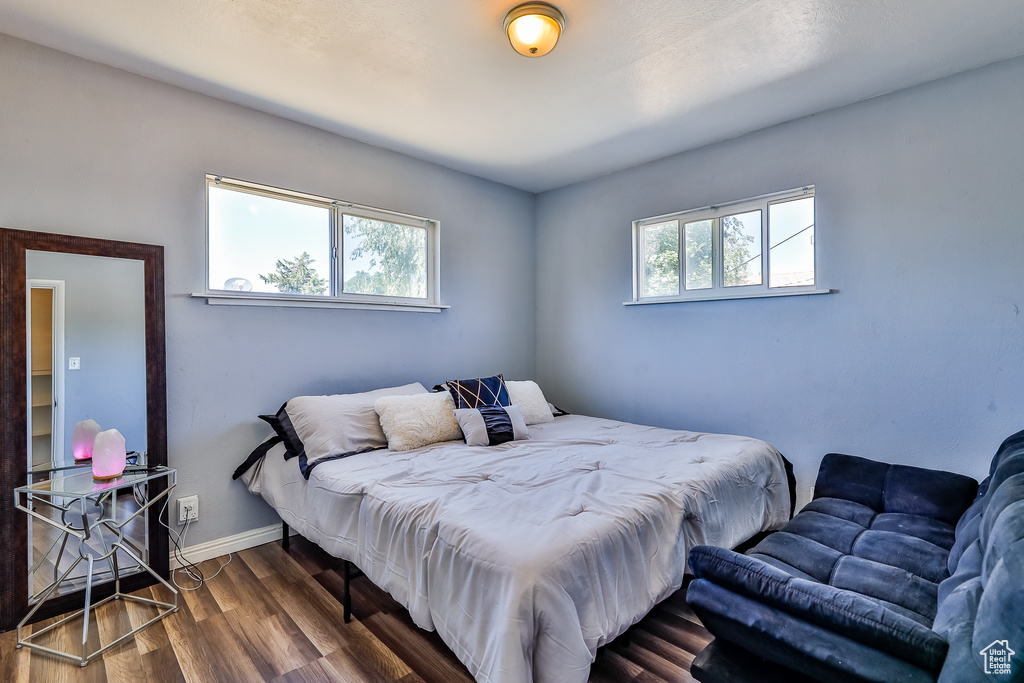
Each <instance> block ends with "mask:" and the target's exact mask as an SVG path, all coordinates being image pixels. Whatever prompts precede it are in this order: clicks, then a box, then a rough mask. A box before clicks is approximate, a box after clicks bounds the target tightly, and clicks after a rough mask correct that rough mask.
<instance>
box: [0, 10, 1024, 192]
mask: <svg viewBox="0 0 1024 683" xmlns="http://www.w3.org/2000/svg"><path fill="white" fill-rule="evenodd" d="M514 4H517V0H364V1H362V2H360V1H358V0H89V1H87V2H83V1H82V0H0V32H3V33H8V34H11V35H14V36H18V37H21V38H25V39H27V40H30V41H34V42H37V43H41V44H43V45H47V46H50V47H54V48H57V49H59V50H63V51H65V52H70V53H72V54H75V55H80V56H82V57H86V58H88V59H92V60H95V61H98V62H103V63H106V64H110V65H113V66H116V67H120V68H122V69H126V70H128V71H132V72H135V73H139V74H143V75H146V76H150V77H153V78H156V79H159V80H161V81H166V82H168V83H173V84H175V85H180V86H182V87H185V88H189V89H191V90H195V91H198V92H202V93H206V94H209V95H212V96H214V97H219V98H221V99H225V100H229V101H232V102H238V103H240V104H244V105H247V106H250V107H254V108H256V109H260V110H263V111H267V112H271V113H274V114H277V115H280V116H284V117H287V118H290V119H294V120H296V121H300V122H303V123H307V124H310V125H313V126H317V127H319V128H322V129H324V130H328V131H332V132H335V133H339V134H341V135H345V136H348V137H352V138H356V139H358V140H363V141H365V142H369V143H372V144H375V145H379V146H381V147H385V148H388V149H393V150H397V151H400V152H404V153H407V154H410V155H413V156H416V157H419V158H422V159H427V160H430V161H433V162H436V163H439V164H442V165H445V166H448V167H451V168H455V169H459V170H462V171H467V172H469V173H473V174H476V175H479V176H482V177H485V178H490V179H493V180H497V181H499V182H502V183H507V184H509V185H512V186H515V187H519V188H523V189H525V190H529V191H532V192H538V191H543V190H547V189H551V188H555V187H559V186H561V185H565V184H569V183H573V182H577V181H580V180H584V179H587V178H592V177H595V176H598V175H602V174H604V173H608V172H611V171H614V170H618V169H621V168H625V167H628V166H633V165H636V164H639V163H642V162H645V161H649V160H651V159H656V158H660V157H663V156H667V155H669V154H672V153H675V152H680V151H684V150H687V149H693V148H695V147H699V146H702V145H705V144H708V143H711V142H716V141H719V140H723V139H726V138H730V137H734V136H736V135H740V134H742V133H745V132H749V131H752V130H756V129H759V128H763V127H765V126H769V125H773V124H776V123H780V122H783V121H787V120H791V119H794V118H797V117H800V116H805V115H808V114H813V113H816V112H819V111H823V110H825V109H830V108H833V107H837V106H841V105H844V104H847V103H850V102H854V101H856V100H861V99H864V98H867V97H871V96H874V95H878V94H881V93H885V92H889V91H892V90H897V89H900V88H904V87H907V86H911V85H915V84H918V83H923V82H925V81H929V80H933V79H936V78H940V77H942V76H947V75H950V74H953V73H957V72H960V71H963V70H966V69H970V68H973V67H977V66H981V65H984V64H988V63H991V62H995V61H999V60H1002V59H1007V58H1010V57H1014V56H1017V55H1021V54H1024V3H1022V1H1021V0H978V1H975V2H970V1H969V0H688V1H687V2H679V1H678V0H647V1H632V2H630V1H626V0H557V1H556V3H555V4H557V5H558V6H559V7H560V8H561V9H562V11H563V12H564V13H565V15H566V18H567V25H566V30H565V33H564V34H563V36H562V40H561V41H560V42H559V44H558V46H557V47H556V48H555V50H554V51H553V52H552V53H551V54H549V55H548V56H546V57H543V58H539V59H529V58H526V57H521V56H519V55H518V54H516V53H515V52H513V50H512V48H511V47H510V46H509V45H508V42H507V40H506V38H505V36H504V34H503V33H502V30H501V19H502V17H503V15H504V13H505V11H506V10H508V9H509V8H510V7H511V6H512V5H514ZM982 106H983V105H982Z"/></svg>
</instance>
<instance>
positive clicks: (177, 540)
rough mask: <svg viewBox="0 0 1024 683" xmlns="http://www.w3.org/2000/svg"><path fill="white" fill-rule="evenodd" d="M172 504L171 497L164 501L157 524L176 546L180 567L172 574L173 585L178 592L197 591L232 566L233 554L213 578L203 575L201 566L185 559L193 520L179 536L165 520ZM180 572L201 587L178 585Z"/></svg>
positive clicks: (174, 551)
mask: <svg viewBox="0 0 1024 683" xmlns="http://www.w3.org/2000/svg"><path fill="white" fill-rule="evenodd" d="M170 502H171V499H170V497H168V498H166V499H165V500H164V504H163V507H161V508H160V512H159V514H158V515H157V518H156V519H157V522H159V524H160V526H162V527H163V528H165V529H167V532H168V537H169V538H170V539H171V543H173V544H174V550H173V554H174V559H175V560H177V562H178V565H179V566H178V568H177V569H175V570H174V571H172V572H171V583H173V584H174V585H175V587H177V588H178V590H183V591H197V590H199V589H200V588H202V587H203V585H205V583H206V582H207V581H210V580H211V579H215V578H217V575H218V574H220V573H221V572H222V571H224V567H226V566H228V565H229V564H231V560H232V559H233V558H232V554H231V553H228V561H227V562H224V563H222V564H221V565H220V567H219V568H218V569H217V571H216V573H214V575H213V576H210V577H206V576H205V575H204V574H203V570H201V569H200V568H199V565H197V564H196V563H195V562H192V561H190V560H189V559H188V558H186V557H185V552H184V550H183V547H184V545H185V534H187V533H188V528H189V527H190V526H191V525H192V520H191V519H187V520H185V526H184V528H182V530H181V534H180V535H179V534H178V532H176V531H175V530H174V529H172V528H171V527H170V526H169V525H168V524H167V523H165V522H164V520H163V517H164V512H166V511H167V505H168V504H169V503H170ZM178 572H182V573H184V574H186V575H187V576H188V578H189V579H191V580H192V581H195V582H196V583H198V584H199V585H198V586H193V587H188V586H182V585H181V584H179V583H178V579H177V574H178Z"/></svg>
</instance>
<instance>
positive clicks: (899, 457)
mask: <svg viewBox="0 0 1024 683" xmlns="http://www.w3.org/2000/svg"><path fill="white" fill-rule="evenodd" d="M1022 83H1024V60H1022V59H1017V60H1013V61H1009V62H1003V63H1000V64H996V65H994V66H990V67H987V68H984V69H980V70H977V71H974V72H969V73H965V74H962V75H959V76H955V77H952V78H948V79H945V80H942V81H938V82H934V83H931V84H927V85H924V86H921V87H917V88H913V89H910V90H905V91H901V92H897V93H894V94H890V95H887V96H884V97H880V98H877V99H874V100H870V101H866V102H862V103H859V104H856V105H852V106H849V107H845V108H843V109H839V110H835V111H832V112H828V113H824V114H820V115H817V116H813V117H809V118H806V119H802V120H798V121H795V122H792V123H789V124H785V125H781V126H777V127H774V128H771V129H767V130H764V131H760V132H757V133H753V134H750V135H746V136H743V137H741V138H737V139H734V140H731V141H728V142H725V143H722V144H718V145H714V146H710V147H707V148H703V149H700V150H696V151H693V152H690V153H686V154H681V155H676V156H672V157H669V158H666V159H663V160H660V161H657V162H653V163H650V164H646V165H643V166H640V167H637V168H633V169H630V170H626V171H623V172H619V173H615V174H612V175H609V176H606V177H603V178H600V179H597V180H594V181H591V182H587V183H583V184H579V185H575V186H570V187H566V188H562V189H559V190H555V191H551V192H547V193H545V194H542V195H540V196H539V197H538V200H537V253H538V257H537V275H538V286H537V292H538V297H537V298H538V312H537V330H538V350H539V353H538V375H539V377H540V379H541V380H542V382H543V386H544V387H545V390H546V391H547V392H548V394H549V395H550V398H551V399H552V400H555V401H556V402H559V403H564V404H565V407H566V408H567V409H569V410H572V411H578V412H582V413H587V414H595V415H601V416H608V417H614V418H618V419H622V420H628V421H634V422H640V423H645V424H654V425H660V426H667V427H676V428H686V429H693V430H700V431H713V432H730V433H739V434H748V435H751V436H756V437H760V438H763V439H766V440H768V441H770V442H771V443H773V444H774V445H775V446H776V447H777V448H779V449H780V450H781V451H782V452H783V453H784V454H785V455H787V456H788V457H789V458H790V459H792V460H793V461H794V462H795V464H796V469H797V476H798V479H799V482H800V489H801V496H800V497H801V499H804V500H805V499H807V498H808V497H809V487H810V485H811V484H812V483H813V478H814V475H815V473H816V472H817V465H818V462H819V461H820V458H821V456H822V455H823V454H824V453H825V452H827V451H841V452H848V453H856V454H862V455H866V456H872V457H877V458H882V459H885V460H890V461H895V462H902V463H909V464H915V465H921V466H929V467H939V468H944V469H950V470H953V471H957V472H964V473H967V474H970V475H973V476H976V477H979V476H981V475H983V474H984V472H985V468H986V466H987V463H988V461H989V459H990V458H991V456H992V454H993V453H994V452H995V448H996V446H997V445H998V444H999V442H1000V441H1001V440H1002V438H1004V437H1005V436H1007V435H1008V434H1010V433H1011V432H1012V431H1016V430H1019V429H1021V428H1024V391H1022V387H1024V315H1021V310H1020V309H1021V308H1024V276H1022V275H1024V273H1022V269H1021V264H1022V263H1024V190H1022V188H1024V126H1022V125H1021V122H1022V118H1021V116H1022V112H1024V87H1022ZM810 183H813V184H815V185H816V197H817V199H816V202H817V217H816V220H817V226H816V229H815V234H816V238H817V246H818V250H819V251H818V254H819V264H820V271H819V273H820V278H819V279H820V284H821V285H823V286H825V287H831V288H836V289H838V290H840V293H838V294H832V295H822V296H811V297H793V298H781V299H759V300H748V301H721V302H707V303H681V304H670V305H658V306H630V307H624V306H623V305H622V302H624V301H628V300H629V299H630V297H631V286H630V283H631V261H630V259H631V255H630V239H631V237H630V221H632V220H633V219H637V218H643V217H647V216H654V215H658V214H662V213H667V212H670V211H677V210H683V209H689V208H695V207H700V206H706V205H709V204H714V203H719V202H725V201H729V200H735V199H742V198H745V197H753V196H756V195H760V194H764V193H768V192H774V191H778V190H786V189H789V188H794V187H800V186H803V185H806V184H810Z"/></svg>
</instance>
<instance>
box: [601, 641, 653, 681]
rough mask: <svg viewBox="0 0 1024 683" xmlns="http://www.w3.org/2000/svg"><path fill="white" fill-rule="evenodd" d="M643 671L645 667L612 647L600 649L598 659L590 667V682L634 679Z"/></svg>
mask: <svg viewBox="0 0 1024 683" xmlns="http://www.w3.org/2000/svg"><path fill="white" fill-rule="evenodd" d="M642 672H643V667H641V666H640V665H638V664H635V663H633V662H631V661H629V660H628V659H626V658H625V657H623V656H622V655H620V654H618V653H617V652H615V651H614V650H612V649H611V648H605V649H603V650H600V651H599V652H598V655H597V660H595V661H594V663H593V665H592V666H591V667H590V683H616V682H620V681H632V680H633V679H634V678H636V677H637V676H639V675H640V674H641V673H642Z"/></svg>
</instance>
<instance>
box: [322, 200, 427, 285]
mask: <svg viewBox="0 0 1024 683" xmlns="http://www.w3.org/2000/svg"><path fill="white" fill-rule="evenodd" d="M342 224H343V228H344V233H345V234H344V237H343V239H342V243H343V246H344V254H345V255H344V262H343V263H342V268H343V269H344V273H345V275H344V280H345V283H344V288H343V289H344V291H345V293H346V294H377V295H380V296H401V297H412V298H416V299H425V298H427V230H426V229H425V228H417V227H413V226H411V225H400V224H398V223H388V222H387V221H378V220H373V219H370V218H363V217H361V216H350V215H348V214H345V216H344V218H343V220H342Z"/></svg>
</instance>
